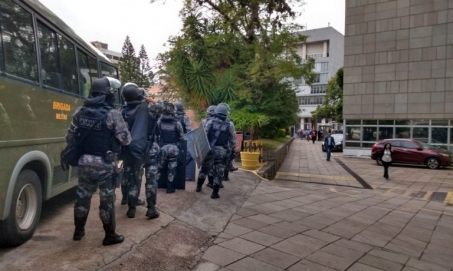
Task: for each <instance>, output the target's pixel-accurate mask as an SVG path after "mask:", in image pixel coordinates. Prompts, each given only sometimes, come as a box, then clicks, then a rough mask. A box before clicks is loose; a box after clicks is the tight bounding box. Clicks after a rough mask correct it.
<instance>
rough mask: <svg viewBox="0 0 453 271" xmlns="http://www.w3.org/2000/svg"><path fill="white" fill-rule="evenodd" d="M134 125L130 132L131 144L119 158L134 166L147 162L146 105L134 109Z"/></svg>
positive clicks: (148, 144) (148, 143)
mask: <svg viewBox="0 0 453 271" xmlns="http://www.w3.org/2000/svg"><path fill="white" fill-rule="evenodd" d="M135 114H136V118H135V121H134V125H133V126H132V129H131V130H130V133H131V139H132V140H131V143H130V144H129V145H128V146H126V147H125V148H124V150H123V152H122V153H121V158H122V159H124V160H127V161H128V162H129V163H132V164H135V165H141V164H144V163H145V161H146V160H147V157H148V153H149V147H150V142H149V140H148V121H149V113H148V104H147V103H145V102H144V103H141V104H140V105H139V106H138V107H137V109H136V112H135Z"/></svg>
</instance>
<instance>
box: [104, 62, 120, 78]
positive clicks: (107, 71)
mask: <svg viewBox="0 0 453 271" xmlns="http://www.w3.org/2000/svg"><path fill="white" fill-rule="evenodd" d="M101 71H102V77H104V76H110V77H113V78H118V71H117V69H116V68H115V67H113V66H110V65H107V64H105V63H102V62H101Z"/></svg>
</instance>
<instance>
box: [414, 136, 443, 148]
mask: <svg viewBox="0 0 453 271" xmlns="http://www.w3.org/2000/svg"><path fill="white" fill-rule="evenodd" d="M414 140H416V141H418V142H421V143H426V144H430V145H431V146H433V147H435V148H437V149H443V150H446V151H448V146H447V145H445V144H443V143H442V142H440V141H438V140H435V139H431V143H428V138H414Z"/></svg>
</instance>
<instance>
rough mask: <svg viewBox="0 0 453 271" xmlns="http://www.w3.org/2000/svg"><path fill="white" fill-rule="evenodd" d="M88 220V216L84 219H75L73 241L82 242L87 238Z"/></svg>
mask: <svg viewBox="0 0 453 271" xmlns="http://www.w3.org/2000/svg"><path fill="white" fill-rule="evenodd" d="M87 218H88V216H86V217H82V218H77V217H74V224H75V231H74V236H73V237H72V240H74V241H80V240H82V238H83V237H84V236H85V224H86V222H87Z"/></svg>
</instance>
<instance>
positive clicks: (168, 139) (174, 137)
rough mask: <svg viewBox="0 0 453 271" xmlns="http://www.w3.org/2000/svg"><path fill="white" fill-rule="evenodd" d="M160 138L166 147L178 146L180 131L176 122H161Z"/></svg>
mask: <svg viewBox="0 0 453 271" xmlns="http://www.w3.org/2000/svg"><path fill="white" fill-rule="evenodd" d="M159 128H160V138H161V140H162V143H163V144H164V145H166V144H176V143H178V141H179V136H178V129H177V128H176V122H175V121H173V120H167V121H164V120H162V121H161V122H160V127H159Z"/></svg>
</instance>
